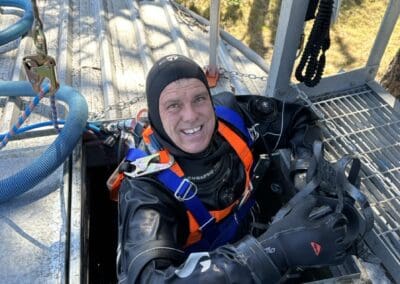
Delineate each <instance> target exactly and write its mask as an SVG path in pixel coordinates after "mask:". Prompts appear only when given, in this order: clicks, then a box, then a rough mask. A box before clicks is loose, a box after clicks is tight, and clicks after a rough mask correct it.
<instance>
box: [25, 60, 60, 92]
mask: <svg viewBox="0 0 400 284" xmlns="http://www.w3.org/2000/svg"><path fill="white" fill-rule="evenodd" d="M23 64H24V68H25V73H26V76H27V77H28V80H29V82H30V83H31V84H32V87H33V89H34V90H35V91H36V92H38V93H39V92H40V86H41V84H42V82H43V80H44V79H45V78H47V79H48V80H49V81H50V92H49V93H50V94H51V95H53V94H54V93H55V92H56V91H57V89H58V88H59V84H58V82H57V78H56V71H55V66H56V61H55V60H54V58H53V57H51V56H48V55H30V56H26V57H24V59H23Z"/></svg>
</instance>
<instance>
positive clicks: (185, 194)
mask: <svg viewBox="0 0 400 284" xmlns="http://www.w3.org/2000/svg"><path fill="white" fill-rule="evenodd" d="M157 178H158V180H159V181H161V182H162V183H163V184H164V185H165V186H166V187H167V188H168V190H169V191H171V192H172V193H173V194H174V196H175V197H176V198H177V199H178V200H179V201H182V202H183V203H184V204H185V207H186V208H187V209H188V210H189V211H190V213H192V215H193V217H194V218H195V219H196V221H197V223H199V226H200V228H201V230H204V229H205V228H206V227H208V226H210V225H211V224H212V223H214V222H215V221H214V218H213V217H212V216H211V214H210V213H209V212H208V211H207V209H206V208H205V207H204V205H203V203H202V202H201V201H200V199H199V198H198V197H197V196H196V194H197V188H196V187H195V185H194V184H193V183H191V182H190V181H189V180H188V179H183V178H181V177H179V176H178V175H177V174H175V173H174V172H173V171H172V170H171V169H166V170H164V171H161V172H160V173H159V174H158V175H157Z"/></svg>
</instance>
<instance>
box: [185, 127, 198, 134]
mask: <svg viewBox="0 0 400 284" xmlns="http://www.w3.org/2000/svg"><path fill="white" fill-rule="evenodd" d="M200 129H201V126H199V127H196V128H192V129H185V130H183V133H185V134H193V133H196V132H197V131H200Z"/></svg>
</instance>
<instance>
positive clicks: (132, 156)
mask: <svg viewBox="0 0 400 284" xmlns="http://www.w3.org/2000/svg"><path fill="white" fill-rule="evenodd" d="M147 155H148V154H147V153H146V152H145V151H143V150H141V149H138V148H129V150H128V153H127V154H126V157H125V160H127V161H129V162H133V161H135V160H137V159H139V158H142V157H145V156H147Z"/></svg>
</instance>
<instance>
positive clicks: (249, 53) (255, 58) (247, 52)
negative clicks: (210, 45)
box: [173, 2, 269, 74]
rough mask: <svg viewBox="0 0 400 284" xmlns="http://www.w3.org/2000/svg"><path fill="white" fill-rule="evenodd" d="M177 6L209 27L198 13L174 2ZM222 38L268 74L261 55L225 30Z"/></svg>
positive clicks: (207, 22)
mask: <svg viewBox="0 0 400 284" xmlns="http://www.w3.org/2000/svg"><path fill="white" fill-rule="evenodd" d="M173 4H174V5H175V6H177V7H178V8H179V9H181V10H183V11H184V12H185V13H188V14H190V16H191V17H193V18H194V19H195V20H196V21H198V22H199V23H201V24H203V25H205V26H208V25H209V24H210V22H209V21H208V20H207V19H205V18H203V17H201V16H199V15H197V14H196V13H193V12H192V11H191V10H189V9H187V8H186V7H184V6H182V5H180V4H178V3H176V2H173ZM219 33H220V36H221V38H222V39H223V40H225V41H226V42H227V43H229V44H230V45H232V46H233V47H235V48H236V49H237V50H239V51H240V52H241V53H242V54H243V55H244V56H246V57H247V58H248V59H249V60H250V61H252V62H254V64H256V65H257V66H258V67H260V69H261V70H263V71H264V72H265V73H267V74H268V72H269V66H268V65H267V64H266V63H265V60H264V58H262V57H261V56H260V55H259V54H257V53H256V52H255V51H254V50H252V49H250V48H249V47H248V46H246V45H245V44H243V43H242V42H241V41H240V40H238V39H236V38H235V37H233V36H232V35H231V34H229V33H227V32H226V31H224V30H221V29H220V30H219Z"/></svg>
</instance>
